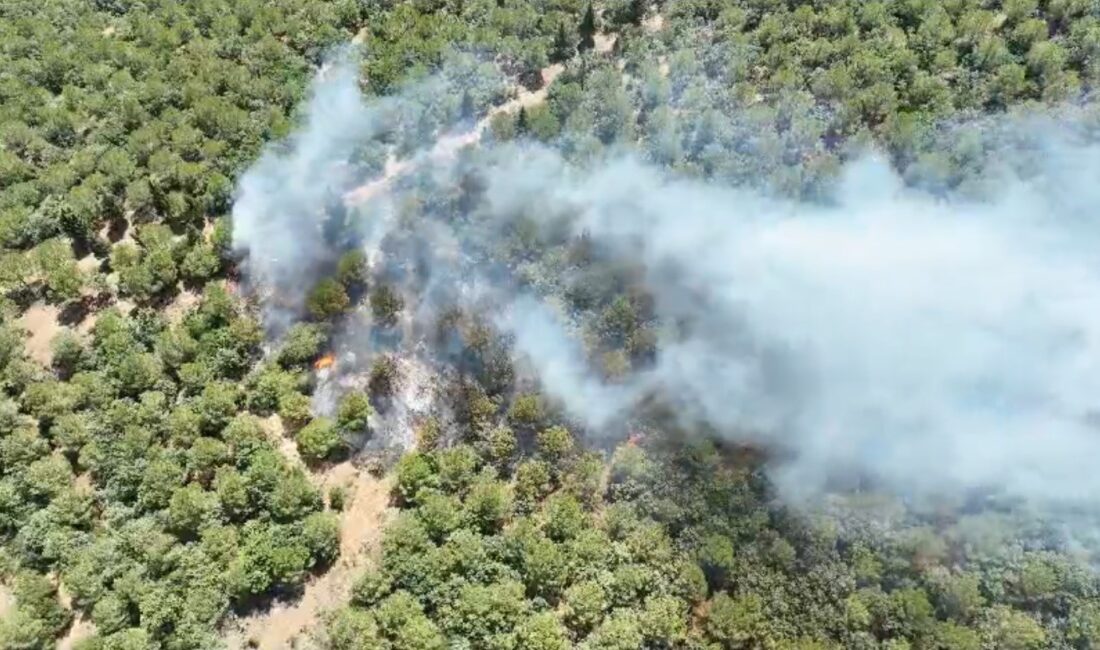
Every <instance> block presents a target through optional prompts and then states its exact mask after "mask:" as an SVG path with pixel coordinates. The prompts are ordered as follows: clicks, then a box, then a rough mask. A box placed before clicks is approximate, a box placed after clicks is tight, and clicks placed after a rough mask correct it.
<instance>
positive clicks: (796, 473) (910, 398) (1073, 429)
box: [234, 70, 1100, 503]
mask: <svg viewBox="0 0 1100 650" xmlns="http://www.w3.org/2000/svg"><path fill="white" fill-rule="evenodd" d="M330 74H335V75H337V76H336V77H334V78H335V79H338V80H340V83H339V84H337V85H338V86H339V87H337V88H333V89H332V90H331V92H330V91H324V92H322V91H315V93H314V96H313V100H312V102H311V108H310V109H309V111H308V114H309V115H310V116H311V118H310V119H309V120H307V124H306V125H305V127H304V131H303V134H302V135H300V136H299V137H297V138H296V139H295V140H294V141H293V142H292V143H291V145H290V149H291V152H290V153H289V154H283V155H268V156H265V157H264V158H263V159H261V160H260V161H259V162H258V163H257V164H256V166H255V167H254V168H253V169H252V170H250V171H249V173H248V174H247V175H246V176H245V177H244V180H243V181H242V185H241V194H240V199H239V201H238V204H237V206H236V208H235V210H234V217H235V232H234V236H235V241H236V242H237V244H238V245H239V246H241V247H242V248H246V249H248V250H250V251H251V259H252V262H250V267H249V271H250V272H252V273H256V274H258V275H260V276H261V277H263V278H276V281H277V282H279V280H278V279H279V278H283V279H284V280H283V281H284V283H285V285H286V286H293V287H297V288H298V290H299V291H301V292H304V291H305V290H307V289H308V284H303V283H304V282H305V280H306V279H308V278H310V277H312V273H313V269H312V266H313V260H316V259H319V257H320V255H318V256H317V257H315V256H314V253H313V251H314V249H315V248H317V247H318V246H319V243H318V242H319V240H318V239H317V238H315V237H313V236H312V235H310V234H308V233H310V232H314V230H311V229H315V226H314V221H313V217H312V216H310V215H311V214H313V212H311V210H314V209H317V208H319V207H320V206H321V201H322V197H323V196H324V195H325V193H326V192H327V191H328V189H329V187H330V186H331V181H329V180H327V179H328V176H326V171H325V170H326V166H327V168H331V164H332V163H333V162H334V161H338V160H341V159H342V158H343V157H346V155H347V154H348V153H349V148H350V147H351V146H352V143H353V142H354V139H355V138H360V137H364V134H367V133H369V132H370V131H371V128H372V127H371V126H370V124H371V122H372V120H371V118H370V116H371V115H373V114H374V113H375V111H376V110H378V109H377V106H376V105H375V104H374V103H372V104H368V105H366V106H364V105H362V104H361V103H360V98H359V97H358V95H357V92H356V91H354V90H353V87H354V84H355V78H354V74H351V75H348V76H345V75H347V72H346V71H345V72H340V71H339V70H337V71H335V72H332V73H330ZM382 104H383V105H384V102H383V103H382ZM326 105H328V106H336V107H337V108H338V110H335V111H331V110H328V109H326V108H322V107H323V106H326ZM313 116H317V117H316V118H314V117H313ZM1021 128H1027V129H1030V130H1031V131H1032V132H1034V131H1035V129H1036V128H1038V127H1036V125H1034V124H1021ZM1044 128H1048V127H1044ZM1049 128H1051V129H1052V130H1051V131H1050V133H1049V134H1048V135H1045V136H1044V137H1042V138H1041V140H1040V141H1041V143H1042V146H1041V147H1040V148H1039V149H1038V150H1029V151H1018V152H1015V153H1014V152H1012V151H1011V149H1009V150H1006V152H1005V153H1004V155H1005V156H1009V157H1011V156H1017V157H1019V158H1021V159H1022V158H1023V157H1024V156H1027V157H1028V166H1030V167H1031V168H1032V169H1033V171H1036V172H1038V173H1032V174H1029V175H1028V177H1027V178H1026V179H1025V178H1023V177H1019V176H1016V175H1014V174H1011V173H1009V172H1003V171H1002V172H1000V173H998V174H993V175H990V176H988V177H987V178H986V179H985V181H986V182H987V186H988V187H995V188H997V189H998V191H997V192H996V193H995V194H994V195H993V196H991V197H990V198H988V199H987V200H983V201H974V200H966V199H963V198H954V197H948V198H934V197H931V196H928V195H925V194H922V193H920V192H918V191H915V190H912V189H908V188H906V186H905V185H904V183H903V182H902V181H901V179H900V178H899V177H898V175H897V174H896V173H895V172H894V171H893V170H892V169H891V168H890V166H889V165H888V164H887V163H885V162H883V161H882V160H880V159H878V158H876V157H874V156H867V157H864V158H862V159H860V160H859V161H857V162H855V163H853V164H851V165H849V166H848V167H847V168H846V169H845V170H844V173H843V175H842V178H841V179H839V180H838V183H837V191H836V193H835V200H834V201H833V202H831V203H829V204H807V203H798V202H793V201H785V200H779V199H775V198H772V197H770V196H768V195H766V194H764V193H762V192H759V191H756V190H753V189H749V188H733V187H722V186H718V185H716V184H713V183H705V182H702V181H697V180H688V179H683V178H678V177H675V176H674V175H672V174H671V173H669V172H666V171H665V170H662V169H659V168H656V167H653V166H651V165H648V164H646V163H645V162H642V161H641V160H639V159H637V158H635V157H632V156H629V155H626V156H623V155H619V156H615V157H611V158H605V159H601V160H596V161H590V162H588V163H586V164H585V165H584V166H583V167H579V166H575V165H573V164H571V163H569V162H566V161H565V160H563V158H562V157H561V156H560V155H559V154H558V153H557V152H556V151H555V150H553V149H552V148H547V147H542V146H535V145H530V144H528V145H524V144H520V145H500V146H489V145H486V146H485V147H484V149H485V150H484V151H483V152H482V154H481V155H480V156H478V157H477V159H476V161H474V162H473V163H471V162H470V161H468V160H467V161H465V162H464V163H463V164H464V165H465V166H466V167H465V168H464V169H465V170H466V171H468V167H469V165H471V164H473V165H474V166H475V167H476V168H477V173H478V174H479V176H480V178H482V179H484V181H485V184H486V189H485V192H484V197H483V200H482V202H481V204H480V205H479V206H478V207H477V208H475V209H474V211H473V212H474V213H475V214H474V215H473V216H474V217H476V218H474V219H472V220H467V219H465V218H462V219H451V220H440V221H438V222H434V221H433V223H432V226H431V228H432V232H435V233H436V235H434V236H433V237H438V235H439V230H440V229H443V230H444V231H446V233H447V236H446V237H444V238H443V239H446V240H448V241H455V242H462V244H463V245H467V246H469V245H475V246H476V247H477V248H478V250H488V249H492V248H493V245H492V244H493V242H491V241H486V239H491V238H493V237H495V236H498V233H499V232H500V231H502V230H504V229H505V228H504V227H503V226H504V225H506V224H508V223H512V222H513V220H515V219H516V218H517V217H522V218H525V219H529V218H532V217H535V218H536V219H541V220H542V221H541V223H542V224H543V225H545V226H549V225H550V222H551V221H553V222H554V224H555V225H560V219H561V218H562V217H563V215H564V216H565V218H566V221H567V223H568V227H569V228H571V229H572V232H573V233H574V234H575V235H578V236H579V235H581V234H582V233H584V234H585V235H586V236H588V237H590V238H591V239H592V240H593V241H595V242H598V243H599V244H600V245H601V246H603V247H605V248H606V249H608V250H610V251H612V252H613V253H614V254H615V255H617V256H620V257H621V258H623V259H626V260H630V261H632V262H634V263H638V264H640V265H641V266H642V267H643V268H644V269H645V286H646V289H647V290H648V291H649V292H650V293H651V294H652V295H653V296H654V298H655V301H656V313H657V317H658V320H660V321H661V322H662V323H665V324H671V323H681V324H684V325H683V326H681V327H675V328H673V327H671V326H670V327H666V328H663V329H662V330H661V332H662V335H661V337H660V340H659V342H658V350H659V353H658V358H657V361H656V363H655V365H654V366H653V367H651V368H648V369H646V370H643V371H640V372H638V373H635V374H634V375H632V376H630V377H629V378H627V379H626V380H625V381H621V382H616V383H608V382H606V381H604V380H603V379H601V378H600V377H599V376H598V375H597V374H595V373H593V372H591V371H590V370H589V368H588V365H587V363H586V361H585V349H584V346H583V345H582V343H581V341H580V340H579V338H578V337H577V336H575V334H574V333H573V332H574V328H573V326H572V325H570V324H569V323H568V321H569V319H568V318H567V317H565V316H563V315H561V314H559V313H557V312H555V310H553V309H551V308H549V307H547V305H546V304H544V303H543V302H542V301H543V298H541V297H538V296H534V295H532V294H531V293H530V292H523V293H520V292H517V291H515V290H514V289H513V287H512V286H511V285H510V284H509V283H507V282H505V283H502V284H501V286H499V287H498V292H497V293H498V306H499V312H498V314H497V317H496V323H497V325H498V326H499V327H500V328H501V329H503V330H504V331H506V332H508V333H510V334H512V335H513V339H514V344H515V350H516V353H517V355H518V357H520V358H521V359H522V360H523V361H524V362H525V363H527V364H530V365H532V366H533V367H535V368H536V369H537V370H538V371H539V380H540V382H541V384H542V387H543V390H544V391H545V392H547V393H548V394H549V395H551V396H553V397H556V398H557V399H559V400H560V401H561V402H562V403H563V405H564V406H565V407H566V408H567V410H568V411H569V412H570V413H571V414H572V415H573V416H574V417H576V418H577V419H579V420H581V421H582V422H584V423H585V424H586V425H588V427H590V428H591V429H593V430H599V429H602V428H604V427H607V426H609V425H611V424H612V423H614V422H615V421H616V420H618V419H626V418H629V417H631V414H632V413H633V412H634V411H635V410H636V408H637V407H638V405H639V403H640V402H641V401H642V400H644V399H646V398H647V396H650V395H652V394H654V393H655V392H659V393H661V394H662V395H664V396H665V397H666V398H668V399H669V400H670V401H671V403H673V404H675V405H676V408H678V409H679V410H680V415H681V416H682V417H683V422H684V423H685V424H686V425H690V424H691V423H698V424H701V425H706V426H707V427H708V428H709V429H711V430H713V431H716V432H718V433H719V434H720V435H725V436H728V437H731V438H733V439H736V440H738V441H742V442H747V443H763V444H767V445H773V446H777V447H782V448H786V449H788V450H790V451H792V452H793V457H792V460H790V461H789V462H787V463H785V464H784V465H783V466H782V467H779V468H777V469H776V474H775V475H776V476H777V477H778V478H780V479H781V484H782V485H784V486H786V487H787V488H788V489H789V490H792V491H797V490H803V491H806V490H810V491H812V490H814V489H816V488H818V487H820V486H821V485H822V484H823V482H824V481H825V480H826V479H827V478H828V477H829V476H830V475H831V474H834V473H836V472H841V471H850V470H851V471H855V472H858V473H862V474H867V475H870V476H873V477H875V478H877V479H879V480H881V481H885V482H887V484H889V485H892V486H894V487H895V488H896V489H898V490H902V491H905V492H916V493H928V492H942V491H952V490H957V489H967V488H974V487H990V488H995V489H999V490H1003V491H1005V492H1007V493H1009V494H1013V495H1017V496H1021V497H1026V498H1031V499H1034V500H1042V501H1047V500H1053V501H1058V502H1078V503H1091V502H1092V501H1094V500H1095V498H1096V497H1095V496H1094V495H1095V494H1097V493H1100V492H1097V490H1098V489H1100V478H1097V475H1096V473H1094V472H1091V471H1090V469H1091V467H1090V465H1091V463H1092V462H1093V459H1095V458H1100V430H1098V429H1097V427H1096V426H1094V424H1093V422H1092V420H1093V419H1094V418H1093V416H1094V413H1096V412H1097V411H1100V409H1098V408H1097V401H1098V396H1100V260H1098V257H1097V254H1096V252H1095V251H1096V249H1097V245H1098V244H1100V241H1098V237H1097V234H1098V233H1097V229H1096V226H1094V225H1093V222H1092V221H1091V220H1090V217H1091V216H1092V215H1091V214H1090V213H1091V212H1093V211H1095V209H1096V208H1097V207H1098V206H1100V189H1098V183H1097V182H1096V179H1098V178H1100V149H1097V148H1096V147H1094V146H1091V145H1088V144H1083V143H1077V142H1075V141H1074V140H1073V138H1072V137H1070V136H1069V134H1068V133H1069V132H1068V131H1060V130H1057V129H1055V128H1054V127H1049ZM318 130H320V131H323V132H324V133H325V134H330V135H331V137H330V136H329V135H318ZM337 134H338V137H337ZM425 165H435V166H436V169H435V173H434V174H431V176H433V177H434V178H435V180H434V182H437V183H440V182H441V183H446V182H447V181H446V180H443V181H439V178H443V179H446V178H447V173H448V172H450V171H454V170H450V169H447V165H448V163H447V162H446V161H440V160H439V157H434V158H433V159H432V160H430V161H428V162H425ZM439 167H442V168H443V169H442V171H440V169H439ZM1008 167H1010V166H1006V167H1005V168H1006V169H1007V168H1008ZM401 192H402V190H401V188H400V184H399V183H396V179H395V183H394V184H393V185H392V186H386V187H384V188H383V191H382V193H381V194H380V195H379V196H377V197H376V198H375V199H373V200H374V201H379V202H388V203H391V204H396V203H397V202H398V198H399V197H400V196H401ZM465 216H468V215H464V217H465ZM423 219H424V220H425V221H427V220H430V219H432V216H431V215H430V214H429V213H428V212H425V214H424V216H423ZM386 223H387V228H397V227H399V221H398V220H389V221H387V222H386ZM469 224H472V225H469ZM406 225H407V224H406ZM377 228H378V224H377V223H375V224H372V225H371V226H368V227H367V229H368V230H372V231H373V235H372V238H371V241H373V242H378V241H381V240H382V238H383V236H384V234H385V233H381V234H380V233H378V232H377ZM464 228H468V230H463V229H464ZM371 252H372V253H375V254H377V251H371ZM452 257H456V256H452ZM457 257H459V258H461V259H462V260H463V261H464V262H465V263H467V264H468V266H464V267H460V265H458V264H454V263H448V264H446V265H441V266H440V267H438V268H435V269H433V270H432V282H433V283H438V282H441V281H445V280H446V278H443V276H444V275H446V274H454V277H452V278H451V279H450V280H451V282H453V283H454V284H459V283H461V282H467V281H469V282H473V281H475V280H476V281H477V282H485V281H487V279H488V278H493V277H496V274H495V272H494V271H493V270H491V269H490V268H488V265H489V262H487V261H484V260H483V259H482V258H479V257H478V256H457ZM257 258H259V259H264V260H267V259H270V260H272V262H271V263H270V264H267V263H264V265H263V266H258V265H257V264H258V263H257V262H256V260H257ZM477 259H482V261H481V262H476V263H475V262H470V260H477ZM459 275H461V276H462V277H458V276H459ZM441 278H443V279H441ZM424 311H425V310H420V311H417V312H416V313H418V314H421V313H424Z"/></svg>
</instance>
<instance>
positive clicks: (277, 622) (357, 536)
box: [225, 462, 392, 650]
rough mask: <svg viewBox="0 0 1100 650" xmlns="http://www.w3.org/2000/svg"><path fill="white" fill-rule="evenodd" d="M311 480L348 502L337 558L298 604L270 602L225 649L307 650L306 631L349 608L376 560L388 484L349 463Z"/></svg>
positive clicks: (232, 634)
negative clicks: (344, 492)
mask: <svg viewBox="0 0 1100 650" xmlns="http://www.w3.org/2000/svg"><path fill="white" fill-rule="evenodd" d="M314 476H315V479H316V483H317V484H318V486H319V487H322V488H323V489H325V490H326V491H327V490H328V489H329V488H331V487H335V486H337V485H343V486H347V487H348V502H347V505H346V506H345V509H344V512H343V513H342V514H341V516H340V558H339V559H338V560H337V561H336V564H335V565H334V566H332V567H331V568H329V570H328V571H326V572H325V573H324V574H322V575H320V576H317V577H316V578H314V579H313V580H311V581H310V582H309V583H308V584H307V585H306V587H305V590H304V592H303V593H302V597H301V598H299V599H297V600H295V601H292V602H275V603H273V604H272V605H271V607H270V608H269V609H268V610H267V611H266V612H263V613H261V614H255V615H253V616H249V617H247V618H244V619H241V620H239V621H238V622H237V625H235V626H233V629H231V630H230V631H229V632H228V633H227V634H226V637H225V641H226V645H227V646H228V647H229V648H246V647H253V648H259V649H260V650H285V649H287V648H292V647H310V641H309V639H308V638H307V637H308V634H309V632H310V630H311V629H312V628H313V627H315V626H316V624H317V623H319V622H320V621H321V620H322V617H323V616H324V614H325V612H327V611H331V610H333V609H336V608H338V607H340V606H342V605H344V604H346V603H347V602H348V599H349V598H350V595H351V587H352V585H353V584H354V583H355V579H356V578H357V577H358V576H359V574H360V573H361V572H362V571H363V569H364V568H365V567H367V566H368V565H369V564H370V563H371V562H372V561H374V560H375V559H376V558H377V553H378V550H379V544H380V542H381V537H382V530H383V528H384V527H385V525H386V522H387V520H388V519H389V518H390V516H391V514H392V510H391V509H390V508H389V496H390V481H389V479H379V478H375V477H373V476H371V475H370V474H369V473H367V471H366V470H364V469H360V468H357V467H355V466H354V465H353V464H352V463H350V462H345V463H341V464H339V465H336V466H334V467H332V468H330V469H328V470H327V471H325V472H323V473H321V474H316V475H314Z"/></svg>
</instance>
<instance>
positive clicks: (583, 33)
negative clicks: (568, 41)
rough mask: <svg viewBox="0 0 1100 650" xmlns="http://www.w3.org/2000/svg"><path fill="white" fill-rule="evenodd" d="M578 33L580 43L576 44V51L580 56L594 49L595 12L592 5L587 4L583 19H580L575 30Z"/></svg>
mask: <svg viewBox="0 0 1100 650" xmlns="http://www.w3.org/2000/svg"><path fill="white" fill-rule="evenodd" d="M577 31H578V32H579V33H580V37H581V40H580V43H578V44H577V51H578V52H580V53H581V54H584V53H585V52H587V51H589V50H591V49H592V48H594V47H596V40H595V37H596V12H595V10H594V9H593V8H592V3H588V9H586V10H585V12H584V18H582V19H581V24H580V27H579V28H578V30H577Z"/></svg>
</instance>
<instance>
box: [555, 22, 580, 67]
mask: <svg viewBox="0 0 1100 650" xmlns="http://www.w3.org/2000/svg"><path fill="white" fill-rule="evenodd" d="M573 48H574V45H573V41H572V40H571V39H570V38H569V35H568V34H567V33H566V31H565V23H564V22H561V23H558V32H557V34H556V35H555V36H554V43H553V45H552V46H551V47H550V60H551V61H552V62H554V63H564V62H566V61H568V60H569V59H571V58H573V52H574V51H575V50H574V49H573Z"/></svg>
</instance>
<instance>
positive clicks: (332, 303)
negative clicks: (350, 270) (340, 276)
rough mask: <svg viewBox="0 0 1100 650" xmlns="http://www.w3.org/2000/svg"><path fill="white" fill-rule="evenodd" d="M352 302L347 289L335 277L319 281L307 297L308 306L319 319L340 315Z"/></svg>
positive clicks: (310, 311)
mask: <svg viewBox="0 0 1100 650" xmlns="http://www.w3.org/2000/svg"><path fill="white" fill-rule="evenodd" d="M350 304H351V300H350V299H349V298H348V294H347V290H346V289H345V288H344V285H342V284H340V282H339V281H337V280H336V279H335V278H325V279H323V280H321V281H320V282H318V283H317V285H316V286H315V287H313V291H311V292H310V294H309V297H308V298H306V308H307V309H309V313H310V314H311V315H312V316H313V317H314V318H316V319H317V320H328V319H330V318H334V317H336V316H339V315H341V314H343V313H344V312H345V311H346V310H347V308H348V306H349V305H350Z"/></svg>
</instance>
